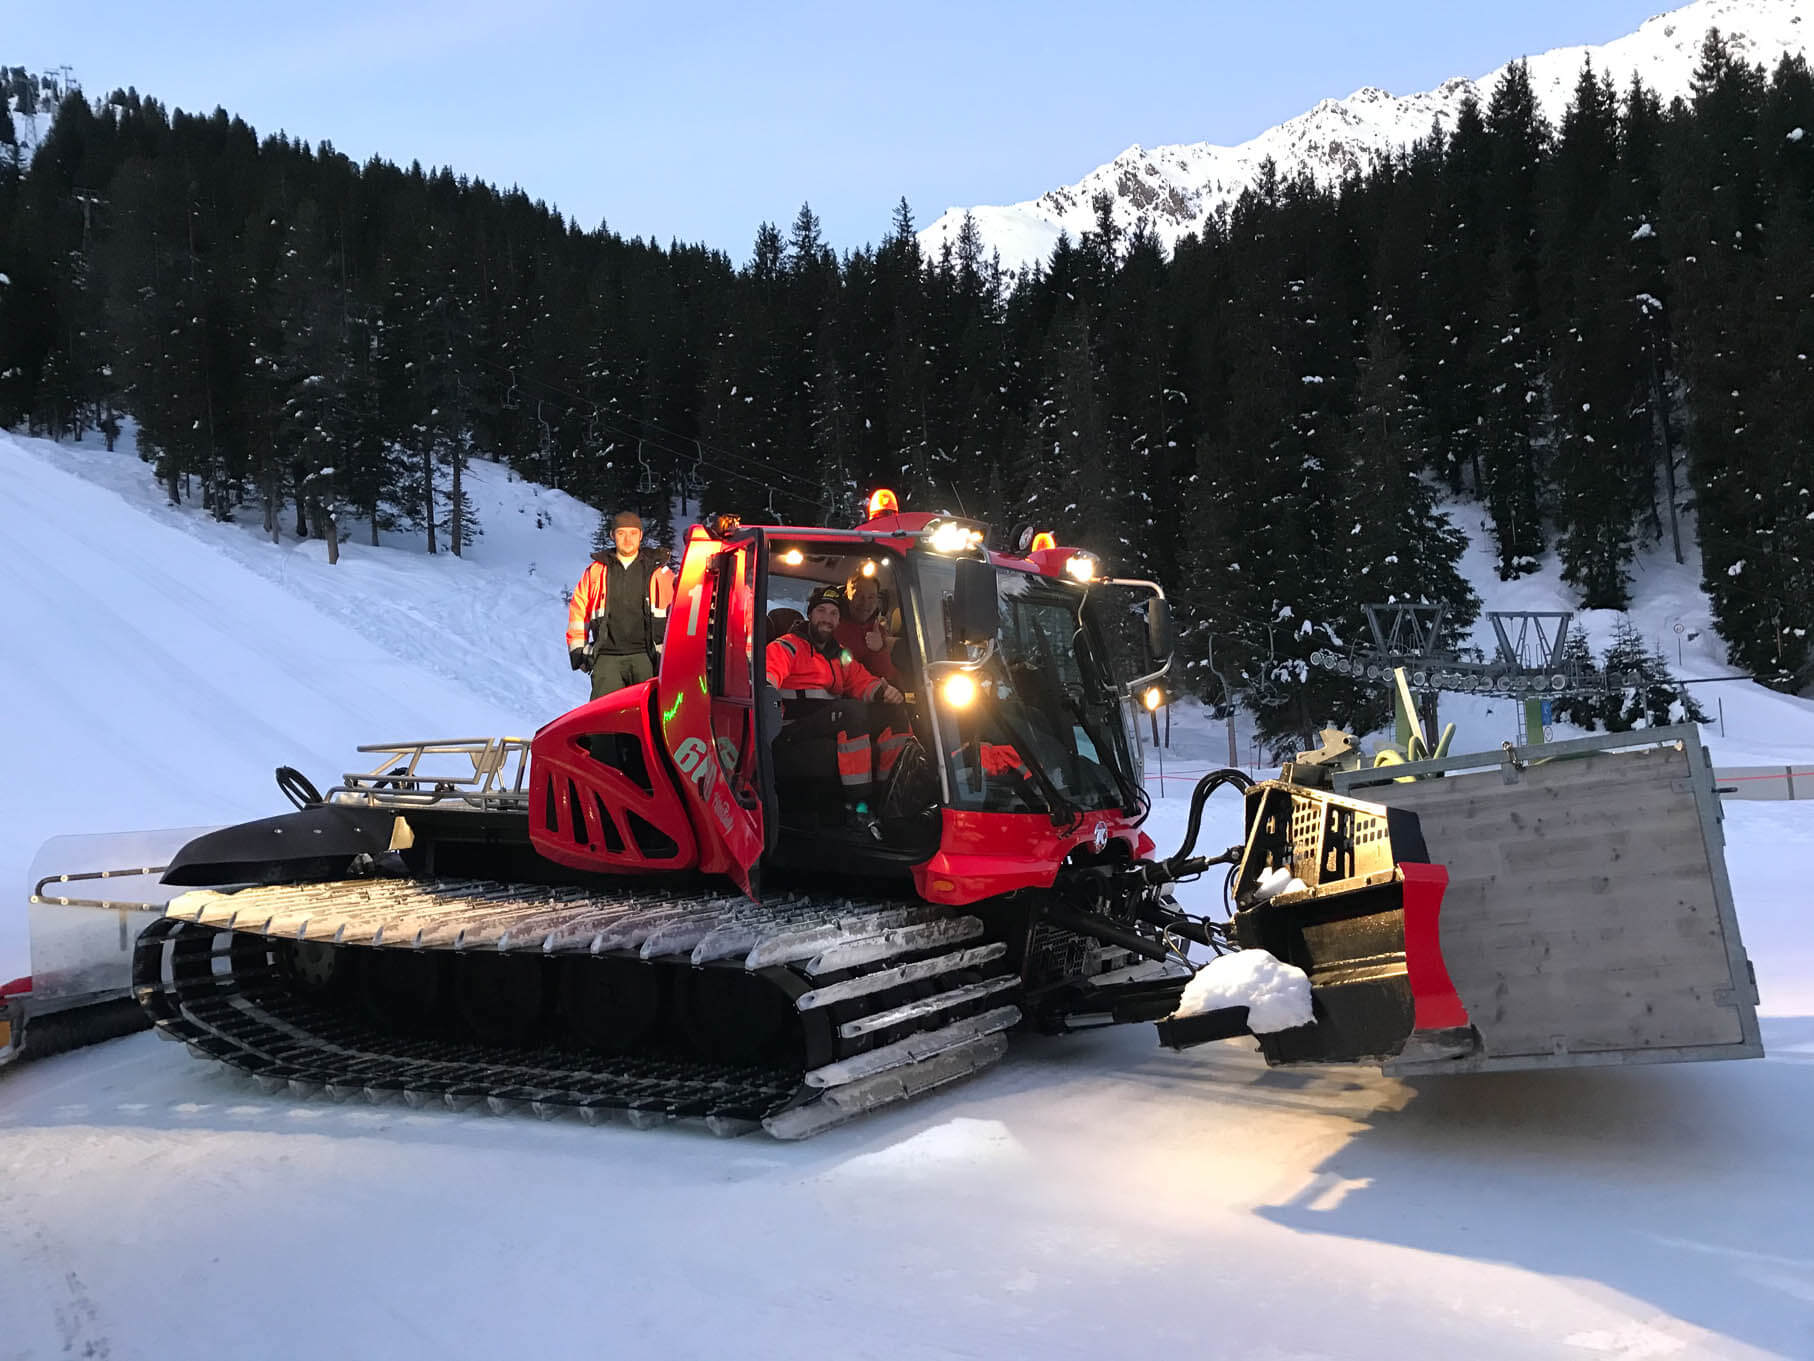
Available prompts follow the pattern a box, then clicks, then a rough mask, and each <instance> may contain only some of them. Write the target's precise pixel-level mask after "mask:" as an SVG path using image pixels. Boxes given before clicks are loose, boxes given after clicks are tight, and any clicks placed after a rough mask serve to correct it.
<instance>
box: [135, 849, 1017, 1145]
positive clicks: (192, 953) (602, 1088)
mask: <svg viewBox="0 0 1814 1361" xmlns="http://www.w3.org/2000/svg"><path fill="white" fill-rule="evenodd" d="M983 934H984V933H983V927H982V923H981V922H980V921H979V920H977V919H976V918H974V917H970V916H967V915H966V914H964V913H962V912H961V911H958V910H954V909H949V908H941V907H936V906H933V905H929V904H924V903H911V902H876V901H856V900H850V899H838V900H813V899H807V898H796V899H791V900H786V901H783V902H779V903H775V904H771V905H765V906H758V905H755V904H752V903H750V902H749V901H748V900H747V899H742V898H727V897H722V896H691V897H684V896H681V897H677V896H675V895H672V894H664V893H652V892H643V893H614V894H609V895H600V894H595V893H589V892H586V891H583V890H579V889H575V888H572V887H563V888H555V889H550V888H546V887H538V886H524V885H508V884H496V883H489V882H482V881H441V882H427V883H422V882H416V881H410V880H356V881H346V882H337V883H327V884H311V885H294V886H280V887H274V888H254V889H245V890H241V891H240V892H238V893H231V894H228V893H217V892H212V891H200V892H195V893H189V894H185V895H183V896H182V897H180V898H178V899H177V900H175V901H174V902H172V903H171V904H170V906H169V907H168V909H167V910H166V915H165V916H164V917H162V918H160V919H159V920H158V921H156V922H154V923H153V924H152V925H151V926H150V927H149V928H148V929H147V930H146V931H145V932H144V933H143V935H142V936H141V937H140V940H139V945H138V948H137V950H136V952H135V959H134V995H135V997H136V998H137V999H138V1001H139V1003H140V1005H141V1006H143V1007H144V1009H145V1011H146V1012H147V1014H148V1015H149V1016H150V1017H151V1019H152V1020H153V1022H154V1023H155V1024H156V1026H157V1027H158V1030H159V1032H160V1033H161V1034H162V1035H164V1036H165V1037H167V1038H170V1039H175V1040H180V1041H183V1042H184V1043H186V1044H187V1045H188V1046H189V1048H190V1049H191V1051H192V1052H193V1053H195V1054H196V1055H197V1056H198V1057H201V1058H206V1059H212V1060H217V1061H219V1062H220V1063H223V1064H225V1065H227V1066H229V1067H231V1068H234V1069H237V1070H239V1071H242V1072H245V1073H247V1074H250V1075H251V1076H252V1078H253V1079H254V1080H256V1081H257V1082H258V1084H259V1086H260V1087H261V1088H263V1089H265V1090H266V1091H279V1090H284V1089H288V1090H289V1091H291V1092H294V1093H296V1094H298V1095H304V1096H312V1095H327V1096H330V1097H334V1098H337V1099H345V1098H348V1097H353V1096H363V1097H365V1098H366V1099H367V1100H371V1101H374V1102H384V1101H389V1100H402V1101H405V1102H407V1103H409V1104H410V1105H412V1106H418V1107H420V1106H446V1107H448V1108H451V1109H455V1110H463V1109H467V1108H470V1107H474V1106H478V1105H483V1106H485V1107H486V1108H488V1109H490V1110H492V1111H494V1112H496V1113H500V1114H503V1113H508V1112H512V1111H520V1110H528V1111H532V1112H534V1113H535V1114H537V1115H539V1116H542V1117H543V1118H553V1117H554V1116H557V1115H560V1114H563V1113H572V1114H576V1115H578V1116H579V1117H581V1118H582V1119H586V1120H588V1121H597V1120H600V1119H603V1118H621V1119H625V1120H628V1121H629V1122H630V1123H632V1124H637V1125H644V1124H655V1123H660V1122H664V1121H667V1120H672V1119H696V1120H701V1121H704V1122H705V1123H706V1124H707V1126H708V1127H709V1128H711V1129H712V1130H714V1131H715V1132H718V1133H724V1134H731V1133H742V1132H744V1131H746V1130H749V1129H752V1128H755V1127H756V1126H757V1125H758V1124H761V1123H764V1122H767V1123H768V1124H769V1127H770V1128H771V1130H773V1132H775V1133H776V1134H778V1135H781V1136H783V1137H800V1136H802V1135H805V1134H811V1133H815V1132H817V1130H819V1129H821V1128H824V1127H826V1126H827V1125H830V1124H835V1123H838V1122H839V1121H840V1120H843V1119H847V1118H850V1117H851V1116H852V1115H855V1114H860V1113H861V1112H862V1111H865V1110H869V1109H873V1108H875V1107H876V1106H880V1105H885V1104H889V1103H890V1102H892V1101H895V1100H900V1099H903V1098H905V1097H907V1096H912V1095H915V1094H917V1093H918V1092H920V1091H924V1090H928V1089H930V1088H931V1087H934V1086H938V1085H942V1083H944V1082H947V1081H951V1080H954V1079H955V1078H958V1077H962V1076H964V1075H965V1074H967V1073H969V1072H972V1071H975V1070H977V1069H979V1068H982V1067H987V1066H988V1065H989V1064H991V1063H993V1062H995V1061H996V1060H998V1059H999V1058H1000V1057H1001V1054H1002V1052H1003V1050H1004V1048H1005V1039H1004V1037H1003V1035H1002V1034H1001V1033H1000V1032H1002V1031H1004V1030H1006V1029H1007V1028H1008V1027H1009V1026H1011V1025H1013V1024H1014V1023H1016V1022H1017V1021H1018V1020H1019V1019H1020V1013H1019V1011H1018V1010H1017V1009H1016V1008H1015V1007H1014V1006H1013V1005H1011V1003H1012V999H1013V995H1014V991H1013V990H1014V987H1015V986H1016V985H1017V983H1018V980H1017V979H1016V978H1015V977H1013V976H1012V975H1007V974H1005V973H1004V965H1003V963H1002V962H1001V957H1000V956H1001V950H1002V947H1001V946H1000V945H999V944H990V943H989V942H987V941H986V940H984V939H983ZM272 940H293V941H294V940H312V941H320V942H323V943H334V944H340V945H368V946H376V947H378V948H392V949H401V950H422V949H437V950H452V951H455V952H481V951H482V952H486V953H491V952H498V951H502V952H504V953H516V952H523V953H536V954H585V953H590V954H595V955H600V954H603V955H618V956H630V957H636V958H642V959H649V960H657V959H659V960H663V961H665V962H667V963H671V964H689V963H690V964H693V965H705V964H709V963H717V964H720V965H721V966H722V965H726V964H729V965H735V964H738V963H741V964H742V965H743V966H744V968H745V969H746V970H749V971H752V972H754V971H757V970H773V969H778V968H786V969H788V970H789V971H790V972H791V973H792V974H793V975H795V976H797V977H798V979H799V983H798V984H797V985H795V990H796V991H797V992H798V994H799V996H798V998H797V1003H798V1004H799V1005H800V1006H801V1008H802V1009H803V1010H804V1009H806V1008H808V1007H815V1006H819V1005H830V1002H831V1001H832V1000H835V1001H836V1002H837V1003H838V1006H837V1013H836V1014H837V1016H838V1022H839V1023H838V1024H837V1025H835V1026H832V1027H830V1031H831V1033H832V1034H834V1035H835V1036H837V1037H838V1038H836V1039H834V1040H833V1041H832V1047H831V1049H830V1052H829V1054H828V1055H825V1056H824V1057H827V1058H828V1059H829V1060H830V1061H829V1062H826V1063H823V1064H822V1065H821V1066H820V1067H819V1068H818V1069H815V1070H814V1071H812V1072H809V1073H806V1074H802V1073H800V1072H798V1071H790V1070H786V1069H774V1068H761V1067H733V1066H726V1065H714V1064H710V1063H706V1062H703V1061H698V1060H691V1059H684V1060H683V1059H672V1058H657V1057H635V1056H633V1057H612V1056H605V1055H601V1054H597V1053H593V1052H590V1051H574V1050H565V1049H540V1050H533V1051H523V1050H520V1049H504V1048H487V1047H485V1046H482V1045H476V1044H473V1043H469V1042H465V1041H453V1040H438V1039H409V1038H402V1037H398V1036H396V1035H394V1034H391V1033H388V1032H384V1031H380V1030H378V1029H376V1028H375V1027H373V1026H371V1025H369V1024H368V1023H366V1022H365V1021H364V1020H363V1019H362V1018H360V1017H359V1016H358V1015H357V1014H356V1013H352V1012H349V1011H347V1010H341V1009H329V1008H327V1007H323V1006H320V1005H317V1004H315V1003H312V1002H311V1001H310V1000H309V999H308V996H307V994H306V993H305V992H303V991H300V990H296V989H293V988H292V987H291V986H290V985H289V982H288V980H287V979H285V978H283V977H281V976H279V973H278V966H277V965H276V964H275V963H274V961H273V957H272V949H271V946H270V944H269V942H270V941H272ZM960 971H962V972H961V977H959V978H954V979H953V980H952V986H951V987H950V988H949V989H948V990H947V992H946V993H943V994H938V995H935V996H932V997H931V998H929V999H928V998H926V996H925V994H926V992H927V985H926V984H925V983H924V982H919V984H918V986H919V993H920V995H921V999H922V1000H920V1001H918V1002H916V1003H913V1004H912V1005H910V1006H908V1007H906V1008H903V1007H901V1005H900V1002H901V989H902V987H903V986H905V985H906V984H907V983H914V982H916V981H918V980H920V979H922V978H924V977H927V976H930V977H931V978H933V979H934V980H935V981H934V983H933V984H932V987H933V988H934V989H936V988H938V987H940V986H942V984H941V983H939V982H937V981H936V980H938V979H939V978H941V977H942V976H943V975H944V974H946V973H951V974H954V975H956V974H959V973H960ZM979 973H981V974H983V975H985V976H984V977H983V978H982V980H981V983H980V984H979V983H978V982H977V981H976V978H977V975H978V974H979ZM828 979H829V980H830V981H829V982H827V980H828ZM896 979H899V980H901V981H900V982H894V981H893V980H896ZM960 983H961V984H962V986H960ZM815 987H817V989H818V993H820V994H826V995H829V994H833V993H835V998H832V997H828V1000H826V1001H825V1002H823V1003H821V1002H819V1001H816V1000H815V994H814V989H815ZM940 996H949V997H950V998H951V1000H950V1001H949V1002H947V1003H944V1004H942V1005H941V1004H940V1001H939V997H940ZM897 1013H900V1014H901V1015H902V1019H899V1020H896V1021H894V1022H893V1023H892V1024H891V1025H890V1026H889V1028H888V1030H887V1033H886V1035H885V1036H884V1037H883V1038H885V1040H886V1043H885V1044H883V1045H881V1046H879V1047H872V1043H873V1042H872V1041H871V1040H870V1039H868V1038H865V1037H867V1036H868V1035H869V1033H870V1027H867V1026H866V1022H873V1021H875V1020H877V1019H886V1018H887V1017H889V1016H892V1015H895V1014H897ZM853 1060H854V1062H853Z"/></svg>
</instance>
